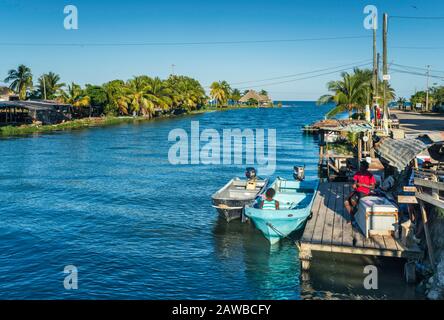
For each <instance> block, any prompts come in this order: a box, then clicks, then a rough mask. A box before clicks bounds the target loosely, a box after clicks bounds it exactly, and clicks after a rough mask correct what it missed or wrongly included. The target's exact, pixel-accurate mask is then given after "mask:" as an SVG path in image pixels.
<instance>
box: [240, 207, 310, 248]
mask: <svg viewBox="0 0 444 320" xmlns="http://www.w3.org/2000/svg"><path fill="white" fill-rule="evenodd" d="M272 212H273V213H278V215H279V216H276V217H273V216H271V215H269V214H266V215H264V214H263V213H264V210H259V209H253V208H246V209H245V215H246V216H247V217H249V218H251V220H252V221H253V223H254V225H255V226H256V228H257V229H259V230H260V231H261V232H262V234H263V235H264V236H265V238H266V239H267V240H268V241H269V242H270V244H272V245H273V244H276V243H278V242H279V241H280V240H281V239H283V238H286V237H289V236H290V235H291V234H292V233H293V232H295V231H297V230H299V229H301V228H302V227H303V225H304V223H305V221H306V220H307V218H308V217H309V216H310V209H307V210H301V211H299V212H298V213H296V212H294V211H292V210H289V211H287V210H285V212H284V211H272Z"/></svg>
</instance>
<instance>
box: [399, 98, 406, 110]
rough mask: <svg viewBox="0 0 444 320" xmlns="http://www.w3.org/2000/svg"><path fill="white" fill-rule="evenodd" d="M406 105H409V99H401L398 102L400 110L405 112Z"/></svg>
mask: <svg viewBox="0 0 444 320" xmlns="http://www.w3.org/2000/svg"><path fill="white" fill-rule="evenodd" d="M406 103H407V99H406V98H403V97H399V99H398V101H397V104H398V108H399V110H405V105H406Z"/></svg>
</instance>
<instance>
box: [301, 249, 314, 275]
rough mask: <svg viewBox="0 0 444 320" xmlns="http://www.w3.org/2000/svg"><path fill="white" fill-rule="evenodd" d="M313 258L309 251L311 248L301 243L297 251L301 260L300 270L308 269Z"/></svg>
mask: <svg viewBox="0 0 444 320" xmlns="http://www.w3.org/2000/svg"><path fill="white" fill-rule="evenodd" d="M312 259H313V255H312V253H311V249H310V248H307V247H305V246H304V245H301V247H300V251H299V260H301V269H302V271H309V270H310V267H311V260H312Z"/></svg>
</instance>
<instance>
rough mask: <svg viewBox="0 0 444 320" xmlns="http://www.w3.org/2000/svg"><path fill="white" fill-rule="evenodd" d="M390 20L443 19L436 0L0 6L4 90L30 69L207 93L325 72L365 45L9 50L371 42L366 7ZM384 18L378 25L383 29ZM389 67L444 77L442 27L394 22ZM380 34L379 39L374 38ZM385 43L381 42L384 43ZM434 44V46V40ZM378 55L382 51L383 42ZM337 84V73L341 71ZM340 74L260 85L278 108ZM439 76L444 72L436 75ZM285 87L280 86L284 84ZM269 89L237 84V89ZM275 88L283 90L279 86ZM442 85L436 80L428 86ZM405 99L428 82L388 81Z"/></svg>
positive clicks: (2, 1) (2, 0) (0, 2)
mask: <svg viewBox="0 0 444 320" xmlns="http://www.w3.org/2000/svg"><path fill="white" fill-rule="evenodd" d="M68 4H73V5H76V6H77V8H78V10H79V30H71V31H67V30H65V29H64V28H63V20H64V14H63V8H64V6H65V5H68ZM369 4H373V5H376V6H377V7H378V9H379V13H380V15H381V16H382V13H383V12H388V13H389V14H390V15H392V16H444V1H442V0H421V1H419V0H396V1H388V0H382V1H370V0H364V1H362V0H310V1H302V0H288V1H284V0H273V1H271V0H268V1H263V0H254V1H253V0H250V1H246V0H237V1H232V0H225V1H218V2H214V1H200V0H188V1H179V0H163V1H151V0H144V1H142V0H126V1H116V0H107V1H99V0H95V1H91V0H89V1H87V0H70V1H59V0H41V1H32V0H29V1H25V0H0V30H2V32H1V37H0V84H1V83H2V82H1V81H2V80H3V78H4V77H5V76H6V73H7V71H8V70H9V69H11V68H14V67H16V66H17V65H18V64H26V65H28V66H30V67H31V68H32V70H33V73H34V74H35V76H36V78H37V76H39V75H40V74H41V73H43V72H48V71H53V72H56V73H58V74H60V75H61V77H62V80H63V81H64V82H71V81H74V82H76V83H80V84H85V83H94V84H101V83H103V82H106V81H109V80H112V79H124V80H126V79H128V78H131V77H132V76H134V75H140V74H148V75H151V76H159V77H162V78H165V77H167V76H168V75H169V74H170V73H171V65H172V64H175V65H176V68H175V71H176V73H178V74H184V75H188V76H191V77H195V78H196V79H198V80H199V81H200V82H201V83H202V84H203V85H204V86H207V85H209V84H210V83H211V82H213V81H215V80H227V81H228V82H230V83H239V82H244V81H250V80H260V79H267V78H273V77H280V76H285V75H290V74H297V73H303V72H309V71H313V70H318V69H324V68H331V67H336V66H340V65H345V64H351V63H354V62H358V61H364V60H368V61H370V59H371V58H372V50H371V45H372V42H371V38H360V39H346V40H330V41H310V42H285V43H282V42H280V43H253V44H252V43H248V44H223V45H215V44H212V45H180V46H136V47H128V46H120V47H94V46H93V47H91V46H84V47H60V46H55V47H53V46H43V47H39V46H32V47H29V46H10V45H7V43H11V42H13V43H110V42H111V43H140V42H214V41H222V42H226V41H243V40H254V41H256V40H258V41H261V40H275V39H300V38H325V37H341V36H342V37H343V36H369V37H370V36H371V31H370V30H366V29H364V27H363V20H364V18H365V15H364V13H363V10H364V7H365V6H366V5H369ZM381 19H382V17H380V20H381ZM389 31H390V33H389V41H390V42H389V46H390V47H391V48H390V52H389V61H390V62H394V63H397V64H402V65H408V66H417V67H425V66H426V65H428V64H430V65H431V66H432V69H435V70H442V71H444V59H442V57H443V54H444V49H441V48H440V49H435V50H427V49H401V48H393V47H400V46H401V47H402V46H404V47H406V46H407V47H409V46H410V47H411V46H423V47H433V46H440V45H442V42H441V43H439V42H438V41H440V40H441V39H442V34H443V32H444V20H401V19H392V20H390V30H389ZM380 35H381V32H378V36H380ZM380 38H381V37H380ZM438 39H439V40H438ZM379 46H380V48H381V45H380V43H379ZM338 75H339V72H338ZM338 75H336V74H333V75H326V76H323V77H318V78H313V79H307V80H304V81H294V82H288V83H282V84H278V85H270V86H268V85H264V86H263V88H264V89H266V90H268V91H269V92H270V93H271V96H272V98H274V99H275V100H314V99H317V98H318V97H319V96H320V95H322V94H324V93H326V92H325V91H326V90H325V84H326V82H327V81H329V80H331V79H334V78H337V77H338ZM440 75H443V76H444V73H440ZM284 80H286V79H284ZM270 82H276V81H268V82H259V83H248V84H242V85H238V86H237V87H240V88H242V89H244V88H246V87H249V86H255V89H256V86H257V85H259V87H258V88H257V89H260V86H261V85H263V84H268V83H270ZM278 82H279V81H278ZM431 82H438V83H440V84H444V81H442V80H432V81H431ZM392 85H393V86H394V87H395V89H396V90H397V91H398V94H399V95H401V96H410V95H411V94H412V93H413V92H414V90H415V89H418V90H420V89H423V88H424V87H425V85H426V81H425V78H423V77H418V76H413V75H405V74H401V73H393V74H392Z"/></svg>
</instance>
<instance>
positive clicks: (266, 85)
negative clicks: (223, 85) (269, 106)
mask: <svg viewBox="0 0 444 320" xmlns="http://www.w3.org/2000/svg"><path fill="white" fill-rule="evenodd" d="M370 64H371V63H365V64H361V65H356V66H352V67H349V68H345V69H342V70H335V71H331V72H325V73H321V74H317V75H313V76H309V77H303V78H298V79H292V80H287V81H280V82H272V83H265V84H262V85H254V86H250V87H242V88H239V89H240V90H242V89H251V88H259V87H261V88H262V87H269V86H274V85H278V84H283V83H291V82H296V81H302V80H308V79H313V78H317V77H322V76H326V75H330V74H335V73H338V72H345V71H348V70H351V69H354V68H358V67H363V66H368V65H370Z"/></svg>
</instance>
